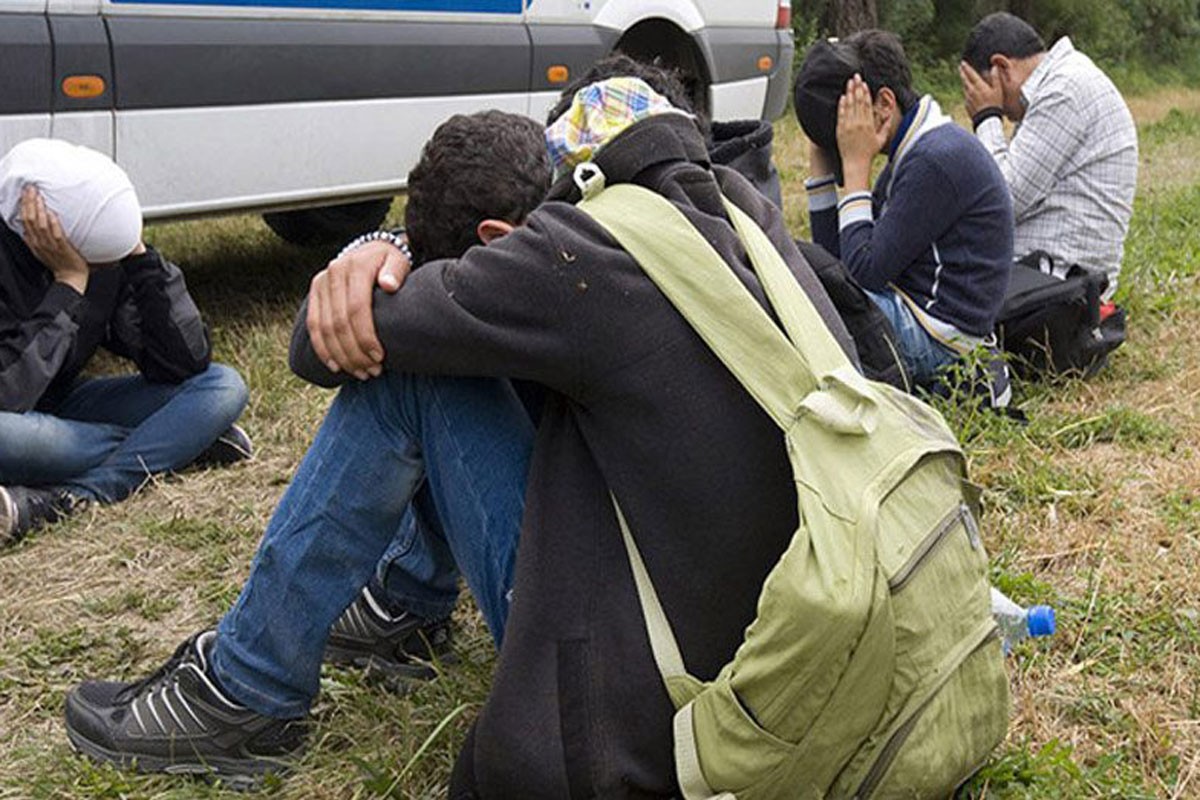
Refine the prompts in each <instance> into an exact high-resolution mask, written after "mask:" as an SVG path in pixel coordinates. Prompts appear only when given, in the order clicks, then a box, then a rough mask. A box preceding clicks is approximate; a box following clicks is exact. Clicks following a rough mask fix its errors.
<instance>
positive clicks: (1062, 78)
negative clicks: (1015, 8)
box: [959, 12, 1138, 300]
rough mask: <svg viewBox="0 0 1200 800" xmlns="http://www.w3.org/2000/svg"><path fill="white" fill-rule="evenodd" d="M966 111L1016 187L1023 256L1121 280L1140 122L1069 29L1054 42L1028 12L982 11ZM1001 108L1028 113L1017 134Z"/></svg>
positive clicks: (968, 58) (1111, 281) (966, 80)
mask: <svg viewBox="0 0 1200 800" xmlns="http://www.w3.org/2000/svg"><path fill="white" fill-rule="evenodd" d="M959 72H960V75H961V78H962V84H963V94H964V96H965V98H966V104H967V113H969V114H970V115H971V122H972V124H973V125H974V126H975V133H976V135H977V136H978V137H979V141H981V142H983V144H984V146H985V147H987V149H988V152H990V153H991V154H992V157H993V158H994V159H995V160H996V163H997V164H998V165H999V166H1000V171H1001V172H1002V173H1003V175H1004V179H1005V180H1006V181H1007V182H1008V186H1009V189H1010V190H1011V192H1012V201H1013V211H1014V212H1015V214H1016V232H1015V240H1014V244H1015V252H1016V255H1017V257H1018V258H1021V257H1024V256H1027V255H1029V254H1031V253H1036V252H1038V251H1041V252H1044V253H1047V254H1049V255H1050V257H1051V258H1052V259H1053V261H1054V268H1055V269H1054V271H1055V273H1056V274H1057V275H1058V277H1060V278H1061V277H1063V276H1064V275H1065V273H1066V270H1067V269H1068V268H1069V267H1070V266H1071V265H1072V264H1081V265H1083V266H1085V267H1089V268H1091V269H1093V270H1096V271H1098V272H1101V273H1103V274H1104V275H1106V276H1107V277H1108V289H1107V291H1106V293H1105V296H1104V299H1105V300H1109V299H1111V298H1112V295H1113V293H1114V292H1116V290H1117V278H1118V275H1119V273H1120V270H1121V257H1122V254H1123V252H1124V247H1125V235H1126V234H1127V233H1128V232H1129V219H1130V217H1131V216H1132V214H1133V196H1134V192H1135V190H1136V188H1137V169H1138V154H1137V129H1136V127H1135V126H1134V124H1133V117H1132V116H1131V115H1130V113H1129V108H1128V106H1126V105H1125V101H1124V99H1122V97H1121V93H1120V92H1118V91H1117V88H1116V87H1115V86H1113V83H1112V81H1111V80H1109V78H1108V76H1107V75H1105V74H1104V73H1103V72H1101V71H1100V68H1099V67H1097V66H1096V65H1095V64H1094V63H1092V60H1091V59H1090V58H1088V57H1087V56H1085V55H1084V54H1083V53H1080V52H1079V51H1077V50H1076V49H1075V48H1074V47H1073V46H1072V45H1071V40H1070V39H1069V38H1067V37H1065V36H1064V37H1063V38H1061V39H1059V40H1058V41H1057V42H1056V43H1055V45H1054V47H1052V48H1051V49H1050V50H1049V51H1047V50H1046V45H1045V44H1044V43H1043V42H1042V39H1041V37H1040V36H1038V34H1037V31H1035V30H1034V29H1033V28H1032V27H1031V26H1030V25H1029V24H1028V23H1026V22H1025V21H1024V20H1022V19H1020V18H1018V17H1014V16H1013V15H1012V14H1007V13H1004V12H1000V13H996V14H990V15H988V16H986V17H984V18H983V19H982V20H981V21H980V22H979V24H978V25H976V26H975V28H974V30H972V31H971V35H970V37H969V38H968V39H967V45H966V48H965V49H964V50H963V61H962V64H961V65H960V66H959ZM1001 116H1005V117H1008V118H1009V119H1011V120H1013V121H1014V122H1018V123H1020V124H1019V125H1018V126H1017V128H1016V131H1015V132H1014V134H1013V137H1012V140H1011V141H1009V140H1008V139H1007V138H1006V136H1005V134H1004V126H1003V125H1002V124H1001V121H1000V118H1001Z"/></svg>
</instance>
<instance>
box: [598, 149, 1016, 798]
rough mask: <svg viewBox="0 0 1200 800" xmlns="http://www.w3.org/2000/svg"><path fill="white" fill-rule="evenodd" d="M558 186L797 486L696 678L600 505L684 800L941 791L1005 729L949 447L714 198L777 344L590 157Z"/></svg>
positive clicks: (972, 504) (696, 245)
mask: <svg viewBox="0 0 1200 800" xmlns="http://www.w3.org/2000/svg"><path fill="white" fill-rule="evenodd" d="M589 173H590V174H589ZM576 175H577V181H578V182H579V184H580V185H581V187H583V189H584V200H583V201H582V202H580V204H579V208H580V209H581V210H583V211H585V212H586V213H587V214H589V215H590V216H591V217H593V218H594V219H595V220H596V221H597V222H598V223H599V224H600V225H601V226H602V227H604V228H605V229H606V230H607V231H608V232H609V233H610V234H611V235H612V236H613V237H614V238H615V239H616V240H617V241H618V242H619V243H620V244H621V246H622V247H623V248H624V249H625V250H627V251H628V252H629V253H630V254H631V255H632V256H633V257H634V258H635V259H636V260H637V261H638V263H639V264H640V265H641V267H642V269H643V270H644V271H645V272H646V273H647V274H648V275H649V276H650V278H651V279H652V280H653V281H654V282H655V283H656V284H657V285H658V286H659V288H660V289H661V290H662V291H663V293H664V294H665V295H666V296H667V297H668V298H669V299H670V301H671V302H672V303H673V304H674V305H675V307H676V308H677V309H678V310H679V311H680V313H682V314H683V315H684V317H685V318H687V320H688V321H689V323H690V324H691V325H692V327H693V328H694V329H695V330H696V332H697V333H698V334H699V335H700V336H701V338H703V339H704V341H705V342H706V343H707V344H708V346H709V347H710V348H712V350H713V352H715V353H716V354H717V356H718V357H720V359H721V360H722V362H723V363H724V364H725V365H726V366H727V367H728V368H729V369H730V371H731V372H733V374H734V375H736V376H737V378H738V379H739V380H740V381H741V383H742V384H743V385H744V386H745V387H746V389H747V391H749V392H750V394H751V395H753V396H754V398H755V399H756V400H757V401H758V403H759V404H760V405H761V406H762V407H763V409H765V410H766V412H767V413H768V414H770V416H771V417H772V419H774V420H775V422H776V423H777V424H778V425H779V427H780V428H781V429H782V430H783V434H784V437H785V439H786V443H787V450H788V453H789V456H790V459H791V463H792V469H793V471H794V473H795V483H796V493H797V500H798V504H799V519H800V526H799V528H798V530H797V531H796V533H795V535H794V536H793V538H792V540H791V542H790V544H789V545H788V548H787V550H786V551H785V552H784V553H783V555H782V557H781V558H780V559H779V562H778V563H777V564H776V565H775V567H774V568H773V569H772V571H771V573H770V574H769V575H768V576H767V579H766V581H765V583H764V584H763V587H762V592H761V594H760V596H759V600H758V613H757V617H756V619H755V620H754V622H752V623H751V624H750V626H749V627H748V628H747V629H746V634H745V639H744V640H743V642H742V644H741V645H740V646H739V647H738V650H737V652H736V653H735V654H734V656H733V660H732V661H730V662H729V663H728V664H726V665H725V667H724V668H723V669H722V670H721V672H720V674H719V675H717V677H716V678H715V679H714V680H712V681H710V682H707V683H705V682H702V681H700V680H698V679H697V678H695V677H693V676H691V675H689V674H688V673H687V670H686V669H685V667H684V663H683V659H682V657H681V655H680V652H679V647H678V645H677V644H676V641H675V637H674V635H673V634H672V632H671V626H670V623H669V621H668V620H667V619H666V616H665V615H664V613H663V609H662V606H661V605H660V603H659V601H658V597H657V595H656V593H655V590H654V586H653V584H652V583H651V580H650V576H649V575H648V573H647V572H646V568H645V566H644V564H643V563H642V560H641V557H640V555H639V554H638V550H637V547H636V545H635V544H634V538H633V536H632V534H631V533H630V531H629V528H628V526H627V524H626V522H625V519H624V516H623V515H622V513H621V509H620V506H619V505H617V507H616V513H617V518H618V520H619V521H620V524H621V529H622V532H623V534H624V539H625V545H626V549H627V550H628V553H629V561H630V565H631V568H632V570H633V572H634V576H635V579H636V581H637V587H638V594H639V598H640V601H641V605H642V610H643V614H644V616H645V620H646V626H647V630H648V633H649V638H650V644H651V649H652V650H653V653H654V658H655V661H656V662H657V664H658V668H659V671H660V672H661V673H662V678H663V682H664V683H665V685H666V688H667V692H668V694H669V695H670V697H671V700H672V701H673V703H674V705H675V707H676V709H677V712H676V714H675V720H674V740H675V766H676V770H677V774H678V779H679V784H680V788H681V789H682V791H683V796H684V797H685V798H686V799H687V800H701V799H702V798H717V799H719V800H775V799H776V798H779V799H783V798H786V800H794V799H795V798H810V797H811V798H819V797H846V798H851V797H853V798H868V797H870V798H885V797H905V798H928V797H945V796H948V795H950V794H952V793H953V791H954V790H955V788H956V787H957V786H958V785H959V784H961V783H962V782H963V781H964V780H965V779H966V778H968V777H969V776H970V775H971V774H972V773H973V772H974V771H975V770H977V769H978V768H979V767H980V766H981V765H982V763H983V762H984V761H985V760H986V759H987V757H988V754H989V753H990V752H991V751H992V749H993V748H994V747H995V746H996V744H997V743H998V742H999V741H1000V740H1001V739H1002V738H1003V737H1004V734H1005V730H1006V728H1007V724H1008V709H1009V690H1008V681H1007V677H1006V674H1005V670H1004V663H1003V656H1002V654H1001V649H1000V646H999V644H998V642H997V628H996V625H995V622H994V620H993V618H992V615H991V603H990V597H989V590H988V581H987V556H986V554H985V553H984V549H983V545H982V543H981V542H980V539H979V530H978V528H977V527H976V524H975V519H976V503H977V500H978V491H977V490H976V489H975V488H974V487H973V486H972V485H971V484H969V483H968V482H967V481H966V479H965V476H966V462H965V459H964V456H963V453H962V450H961V449H960V448H959V445H958V442H957V441H956V439H955V437H954V435H953V434H952V433H951V432H950V430H949V429H948V428H947V427H946V423H945V422H944V421H943V419H942V418H941V416H940V415H939V414H938V413H937V412H936V411H935V410H933V409H932V408H930V407H929V406H928V405H926V404H925V403H923V402H921V401H920V400H918V399H916V398H914V397H912V396H910V395H908V394H905V393H903V392H901V391H899V390H897V389H894V388H892V387H891V386H888V385H885V384H882V383H873V382H871V381H868V380H867V379H865V378H863V377H862V376H861V375H860V374H859V373H858V371H857V370H856V369H855V368H854V366H853V365H852V364H851V363H850V361H849V360H848V359H847V357H846V355H845V354H844V353H843V351H842V349H841V348H840V347H839V346H838V343H837V341H836V340H835V339H834V337H833V335H832V334H831V333H830V332H829V330H828V328H827V327H826V326H825V323H824V322H823V321H822V319H821V317H820V316H819V315H818V313H817V311H816V309H815V308H814V307H813V305H812V303H811V302H810V301H809V299H808V297H807V295H806V294H805V293H804V291H803V290H802V289H801V288H800V286H799V284H798V283H797V282H796V280H795V278H794V276H793V275H792V274H791V272H790V271H789V270H788V268H787V266H786V264H785V263H784V261H783V258H782V257H781V256H780V255H779V253H778V252H777V251H776V250H775V248H774V246H773V245H772V244H771V242H770V240H769V239H768V238H767V236H766V234H764V233H763V231H762V230H761V229H760V228H759V227H758V226H757V225H756V224H755V223H754V221H753V220H752V219H750V217H748V216H747V215H746V214H745V213H744V212H742V211H741V210H740V209H738V208H737V207H736V206H735V205H733V204H732V203H730V202H729V201H728V200H726V201H725V206H726V209H727V211H728V214H729V216H730V218H731V220H732V221H733V223H734V227H735V228H736V229H737V231H738V234H739V236H740V238H741V241H742V243H743V244H744V246H745V247H746V250H747V252H748V253H749V254H750V258H751V261H752V263H753V264H754V267H755V270H756V272H757V274H758V277H759V280H760V282H761V283H762V286H763V288H764V290H765V292H766V294H767V297H768V298H769V300H770V303H771V306H772V307H773V308H774V310H775V312H776V314H777V315H778V317H779V320H780V322H781V323H782V326H783V331H781V330H780V328H779V327H778V326H777V325H776V324H775V323H774V322H773V321H772V320H771V318H770V317H769V316H768V315H767V314H766V313H765V312H764V310H763V309H762V307H761V306H759V304H758V303H757V302H756V301H755V300H754V298H753V297H752V296H751V294H750V293H749V292H748V291H747V290H746V288H745V287H744V286H743V285H742V284H741V283H740V281H739V280H738V279H737V277H736V276H735V275H734V274H733V273H732V271H730V269H729V267H728V265H727V264H725V262H724V261H723V260H722V259H721V257H720V256H719V255H718V254H717V252H716V251H715V250H714V249H713V248H712V247H711V246H710V245H709V244H708V242H707V241H705V239H704V238H703V237H702V236H701V235H700V233H699V232H698V231H696V229H695V228H694V227H693V226H692V225H691V223H689V222H688V220H687V218H686V217H684V215H683V214H682V213H681V212H680V211H679V210H678V209H677V208H676V207H675V206H674V205H672V204H671V203H670V202H669V201H667V200H666V199H664V198H662V197H661V196H659V195H657V194H654V193H653V192H650V191H648V190H646V189H643V188H640V187H637V186H634V185H630V184H621V185H617V186H613V187H610V188H604V178H603V175H601V174H600V173H599V171H598V170H597V169H596V167H595V166H594V165H592V164H586V165H583V166H582V168H580V169H579V170H578V171H577V173H576ZM784 331H786V335H785V333H784ZM613 502H614V504H616V502H617V501H616V498H614V500H613Z"/></svg>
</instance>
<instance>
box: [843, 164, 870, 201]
mask: <svg viewBox="0 0 1200 800" xmlns="http://www.w3.org/2000/svg"><path fill="white" fill-rule="evenodd" d="M870 188H871V169H870V167H867V168H866V169H864V168H862V167H860V166H858V165H854V166H850V165H849V164H847V165H846V166H845V167H844V168H843V175H842V189H844V190H845V192H846V193H847V194H849V193H851V192H865V191H869V190H870Z"/></svg>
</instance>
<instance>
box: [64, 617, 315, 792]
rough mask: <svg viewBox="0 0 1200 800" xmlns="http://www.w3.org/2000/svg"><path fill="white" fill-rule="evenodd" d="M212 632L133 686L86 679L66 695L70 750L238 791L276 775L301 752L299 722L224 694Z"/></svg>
mask: <svg viewBox="0 0 1200 800" xmlns="http://www.w3.org/2000/svg"><path fill="white" fill-rule="evenodd" d="M215 638H216V632H215V631H205V632H204V633H201V634H198V635H196V636H193V637H191V638H190V639H188V640H187V641H186V642H184V643H183V644H181V645H180V646H179V648H178V649H177V650H176V651H175V655H173V656H171V658H170V659H169V660H168V661H167V663H166V664H164V665H163V666H162V667H160V668H159V669H158V671H156V672H155V673H154V674H153V675H150V676H149V677H148V678H146V679H144V680H141V681H138V682H136V683H115V682H109V681H88V682H86V683H82V684H80V685H79V686H77V687H75V689H73V690H72V691H71V692H70V693H69V694H68V695H67V736H68V737H69V738H70V740H71V744H72V745H73V746H74V747H75V749H76V750H77V751H79V752H80V753H83V754H84V755H86V756H88V757H90V758H92V759H94V760H96V761H102V762H109V763H112V764H116V765H117V766H119V767H123V768H132V769H135V770H137V771H139V772H167V773H171V774H196V775H202V776H205V777H209V778H219V779H220V780H221V781H222V782H223V783H224V784H226V785H228V786H230V787H233V788H238V789H246V788H252V787H254V786H257V785H258V784H259V782H260V781H261V779H262V777H263V776H264V775H266V774H268V773H276V772H283V771H285V770H286V769H287V767H288V763H289V761H291V760H294V758H295V757H297V756H299V755H300V753H301V752H303V750H304V739H305V736H306V734H307V733H308V723H307V721H306V720H303V719H299V720H284V719H275V718H273V717H266V716H263V715H262V714H259V713H256V712H254V711H251V710H250V709H248V708H246V707H245V706H242V705H238V704H237V703H235V702H233V701H232V700H231V699H229V698H228V697H227V696H226V695H225V694H224V693H223V692H222V691H221V690H220V689H219V688H218V687H217V685H216V682H215V681H213V680H212V678H211V676H210V675H209V673H208V651H209V650H210V648H211V646H212V642H213V641H214V640H215Z"/></svg>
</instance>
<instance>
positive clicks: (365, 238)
mask: <svg viewBox="0 0 1200 800" xmlns="http://www.w3.org/2000/svg"><path fill="white" fill-rule="evenodd" d="M367 242H387V243H388V244H390V245H391V246H392V247H395V248H396V249H397V250H399V251H400V252H401V253H403V254H404V257H405V258H407V259H408V261H409V263H410V264H411V263H412V260H413V257H412V250H410V249H409V248H408V240H407V239H405V238H404V237H403V236H399V235H397V234H395V233H392V232H391V231H371V232H370V233H364V234H363V235H362V236H359V237H358V238H357V239H355V240H354V241H352V242H351V243H350V244H348V245H346V246H345V247H343V248H342V251H341V252H340V253H338V255H337V257H338V258H341V257H342V256H344V255H346V253H349V252H350V251H351V250H353V249H354V248H356V247H361V246H362V245H364V244H366V243H367Z"/></svg>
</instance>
